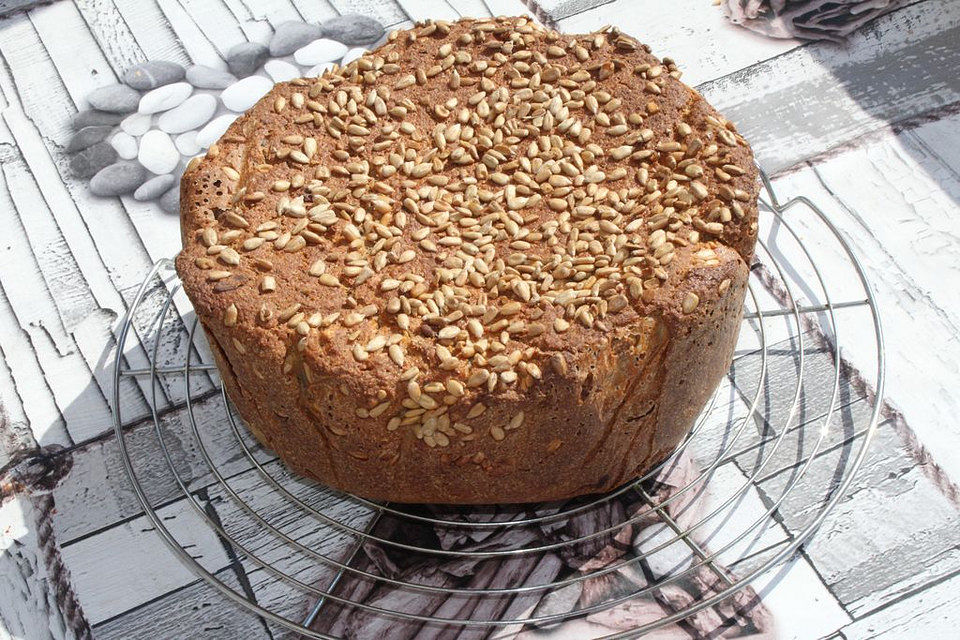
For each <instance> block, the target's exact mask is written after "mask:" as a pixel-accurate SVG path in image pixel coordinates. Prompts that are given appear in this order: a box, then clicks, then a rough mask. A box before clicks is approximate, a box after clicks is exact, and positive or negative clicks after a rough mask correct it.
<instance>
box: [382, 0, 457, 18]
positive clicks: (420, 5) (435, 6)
mask: <svg viewBox="0 0 960 640" xmlns="http://www.w3.org/2000/svg"><path fill="white" fill-rule="evenodd" d="M397 4H398V5H400V8H401V9H402V10H403V12H404V13H406V14H407V17H409V18H410V19H411V20H413V21H414V22H416V21H417V20H456V19H458V18H459V17H460V14H459V13H458V12H457V10H456V9H454V8H453V7H452V6H450V5H449V4H447V3H446V2H423V1H422V0H397Z"/></svg>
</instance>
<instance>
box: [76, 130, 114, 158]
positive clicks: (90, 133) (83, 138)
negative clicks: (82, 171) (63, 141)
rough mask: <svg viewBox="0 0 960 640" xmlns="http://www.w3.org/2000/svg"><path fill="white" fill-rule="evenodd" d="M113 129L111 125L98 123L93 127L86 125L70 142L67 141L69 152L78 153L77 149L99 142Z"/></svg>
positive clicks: (81, 149)
mask: <svg viewBox="0 0 960 640" xmlns="http://www.w3.org/2000/svg"><path fill="white" fill-rule="evenodd" d="M111 131H113V127H112V126H110V125H97V126H92V127H84V128H83V129H80V131H77V132H76V133H75V134H73V137H72V138H70V142H68V143H67V153H76V152H77V151H83V150H84V149H86V148H87V147H90V146H93V145H95V144H97V143H98V142H100V141H102V140H103V139H104V138H106V137H107V136H108V135H110V132H111Z"/></svg>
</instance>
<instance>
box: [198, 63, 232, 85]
mask: <svg viewBox="0 0 960 640" xmlns="http://www.w3.org/2000/svg"><path fill="white" fill-rule="evenodd" d="M236 81H237V77H236V76H235V75H233V74H232V73H227V72H226V71H221V70H220V69H214V68H213V67H208V66H206V65H202V64H195V65H193V66H192V67H187V82H189V83H190V84H192V85H193V86H195V87H196V88H197V89H226V88H227V87H229V86H230V85H232V84H233V83H234V82H236Z"/></svg>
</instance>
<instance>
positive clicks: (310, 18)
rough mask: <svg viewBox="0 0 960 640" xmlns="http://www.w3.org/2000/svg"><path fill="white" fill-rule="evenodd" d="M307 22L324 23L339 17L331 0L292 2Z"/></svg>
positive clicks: (300, 0) (293, 0) (297, 0)
mask: <svg viewBox="0 0 960 640" xmlns="http://www.w3.org/2000/svg"><path fill="white" fill-rule="evenodd" d="M290 1H291V2H293V6H294V7H296V8H297V11H298V12H300V15H301V16H303V19H304V20H306V21H307V22H323V21H324V20H328V19H330V18H333V17H336V16H337V15H339V14H338V13H337V10H336V9H334V7H333V5H332V4H330V2H329V0H290Z"/></svg>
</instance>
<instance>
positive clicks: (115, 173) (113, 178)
mask: <svg viewBox="0 0 960 640" xmlns="http://www.w3.org/2000/svg"><path fill="white" fill-rule="evenodd" d="M146 180H147V170H146V169H144V168H143V165H141V164H140V163H139V162H136V161H133V160H121V161H120V162H114V163H113V164H111V165H110V166H108V167H104V168H103V169H101V170H100V171H98V172H97V175H95V176H93V178H92V179H91V180H90V192H91V193H93V195H96V196H119V195H121V194H124V193H130V192H131V191H134V190H136V188H137V187H139V186H140V185H142V184H143V183H144V182H145V181H146Z"/></svg>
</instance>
